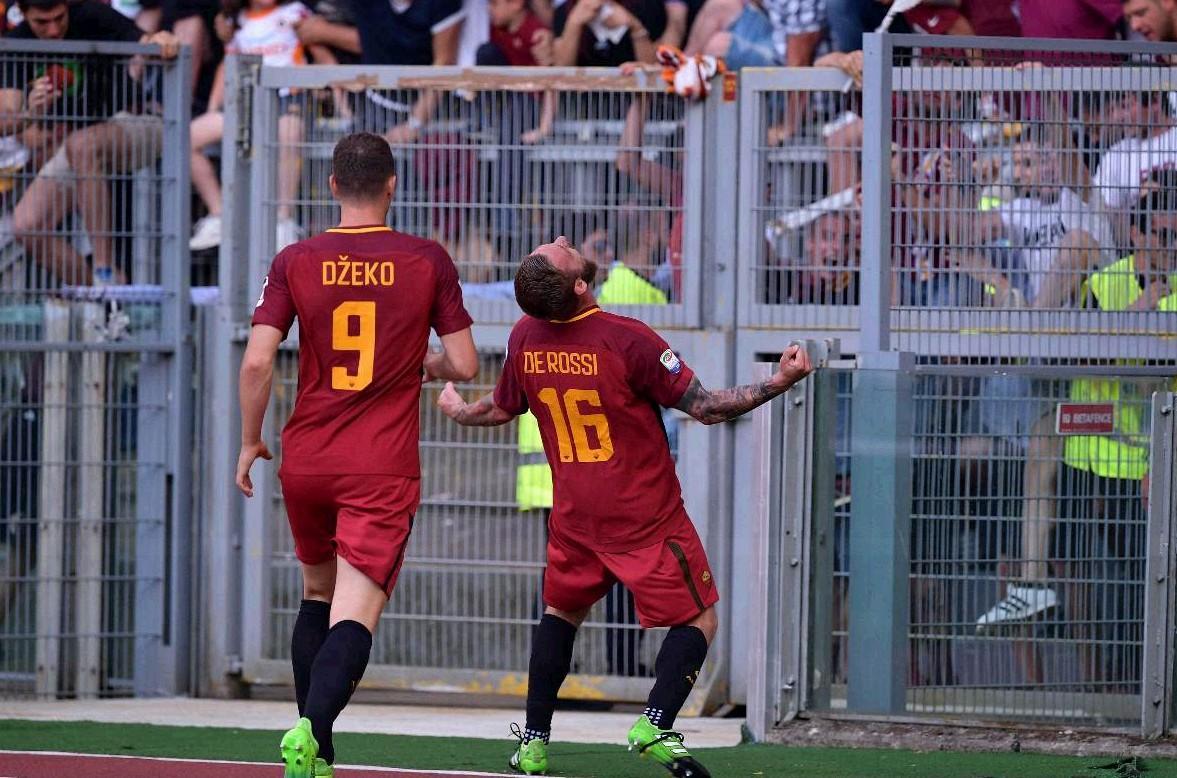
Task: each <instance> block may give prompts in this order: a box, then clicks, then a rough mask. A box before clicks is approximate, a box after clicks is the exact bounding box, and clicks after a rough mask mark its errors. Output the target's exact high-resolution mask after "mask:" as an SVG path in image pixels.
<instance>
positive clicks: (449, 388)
mask: <svg viewBox="0 0 1177 778" xmlns="http://www.w3.org/2000/svg"><path fill="white" fill-rule="evenodd" d="M437 405H438V407H439V408H441V412H442V413H444V414H445V415H446V416H449V417H450V418H451V419H453V420H454V421H456V422H457V423H458V424H461V425H462V426H463V427H497V426H498V425H500V424H506V423H507V422H509V421H510V420H511V419H513V418H515V415H514V414H512V413H508V412H507V411H504V410H503V409H502V408H500V407H499V406H497V405H495V398H494V395H493V394H488V395H487V396H485V397H483V398H482V399H481V400H479V401H478V402H473V403H467V402H464V401H463V400H462V396H461V395H459V394H458V390H457V389H455V388H454V385H453V384H452V383H447V384H446V385H445V389H443V390H442V392H441V396H439V397H438V398H437Z"/></svg>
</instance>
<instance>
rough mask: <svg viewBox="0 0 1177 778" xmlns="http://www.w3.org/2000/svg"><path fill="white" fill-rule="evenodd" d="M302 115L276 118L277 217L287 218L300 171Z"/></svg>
mask: <svg viewBox="0 0 1177 778" xmlns="http://www.w3.org/2000/svg"><path fill="white" fill-rule="evenodd" d="M302 137H303V132H302V117H301V116H298V115H295V114H287V115H285V116H283V117H282V118H281V119H279V120H278V147H279V149H281V151H280V152H279V155H278V157H279V158H278V198H279V202H278V218H279V219H289V218H290V215H291V213H293V205H294V199H295V198H296V197H298V181H299V177H300V175H301V173H302V148H301V146H302Z"/></svg>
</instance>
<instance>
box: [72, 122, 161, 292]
mask: <svg viewBox="0 0 1177 778" xmlns="http://www.w3.org/2000/svg"><path fill="white" fill-rule="evenodd" d="M65 150H66V154H67V155H68V156H69V160H70V167H72V168H73V170H74V172H75V173H76V174H77V190H78V208H79V210H80V211H81V213H82V220H83V221H84V222H85V224H86V232H87V233H89V235H90V244H91V245H92V246H93V247H94V257H93V266H94V267H95V268H103V267H110V268H113V267H114V246H113V241H112V240H111V234H110V233H111V225H110V174H111V173H119V172H124V171H126V170H129V169H133V168H135V167H138V166H141V165H145V164H146V163H147V162H148V160H147V159H146V155H145V153H144V151H143V150H142V149H136V148H132V146H131V143H130V138H129V136H128V135H127V132H126V131H125V130H124V129H123V128H122V127H120V126H119V125H118V124H116V123H114V122H107V123H105V124H95V125H94V126H92V127H87V128H86V129H84V130H79V131H78V132H75V133H74V134H73V135H71V136H70V137H69V140H67V141H66V142H65ZM115 276H116V277H118V276H119V273H118V268H115Z"/></svg>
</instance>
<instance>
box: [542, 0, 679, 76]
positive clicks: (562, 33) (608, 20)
mask: <svg viewBox="0 0 1177 778" xmlns="http://www.w3.org/2000/svg"><path fill="white" fill-rule="evenodd" d="M552 29H553V31H554V32H555V34H556V43H555V51H554V60H555V64H556V65H559V66H563V67H571V66H573V65H576V66H580V67H606V68H608V67H621V66H622V65H623V64H625V63H626V62H633V61H637V62H646V63H653V62H655V60H656V57H657V50H656V48H655V46H654V41H655V40H656V39H657V38H659V37H661V35H662V33H663V32H664V31H665V29H666V6H665V5H664V4H663V2H662V0H608V1H606V0H567V2H565V3H564V4H563V5H560V6H558V7H557V8H556V14H555V21H554V23H553V25H552Z"/></svg>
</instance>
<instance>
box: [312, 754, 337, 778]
mask: <svg viewBox="0 0 1177 778" xmlns="http://www.w3.org/2000/svg"><path fill="white" fill-rule="evenodd" d="M315 778H335V766H334V765H329V764H327V762H326V760H324V759H323V758H322V757H321V756H320V757H315Z"/></svg>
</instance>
